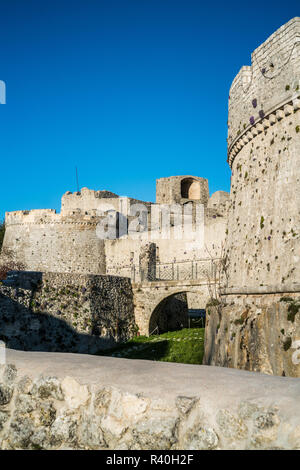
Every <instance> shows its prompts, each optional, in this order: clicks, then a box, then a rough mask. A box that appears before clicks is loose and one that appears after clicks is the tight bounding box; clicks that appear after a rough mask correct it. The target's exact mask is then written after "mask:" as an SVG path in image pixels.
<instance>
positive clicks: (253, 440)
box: [0, 350, 300, 450]
mask: <svg viewBox="0 0 300 470" xmlns="http://www.w3.org/2000/svg"><path fill="white" fill-rule="evenodd" d="M7 364H8V365H6V366H2V367H0V448H1V449H104V450H105V449H114V450H118V449H123V450H140V449H153V450H155V449H157V450H160V449H165V450H168V449H172V450H178V449H179V450H181V449H187V450H202V449H207V450H210V449H300V424H299V423H300V408H299V394H300V382H299V379H294V378H288V377H285V378H282V377H272V376H267V375H263V374H256V373H253V372H246V371H238V370H232V369H225V368H220V367H206V366H197V365H189V364H168V363H159V362H153V361H142V360H140V361H134V360H128V359H116V358H112V357H96V356H89V355H81V354H64V353H51V354H50V353H41V352H21V351H11V350H8V351H7Z"/></svg>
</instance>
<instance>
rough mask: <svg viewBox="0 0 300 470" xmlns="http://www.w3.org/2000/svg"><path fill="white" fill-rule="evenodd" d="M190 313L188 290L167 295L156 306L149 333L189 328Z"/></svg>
mask: <svg viewBox="0 0 300 470" xmlns="http://www.w3.org/2000/svg"><path fill="white" fill-rule="evenodd" d="M188 313H189V312H188V303H187V295H186V292H180V293H178V294H173V295H170V296H168V297H166V298H165V299H163V300H162V301H161V302H160V303H159V304H158V305H157V306H156V308H155V309H154V311H153V313H152V315H151V318H150V322H149V334H150V335H151V334H161V333H166V332H167V331H175V330H180V329H182V328H187V327H188V323H189V319H188Z"/></svg>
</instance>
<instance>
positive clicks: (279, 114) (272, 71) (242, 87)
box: [228, 18, 300, 166]
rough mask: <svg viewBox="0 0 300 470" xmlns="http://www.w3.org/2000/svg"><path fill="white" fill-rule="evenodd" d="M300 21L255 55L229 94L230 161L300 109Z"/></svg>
mask: <svg viewBox="0 0 300 470" xmlns="http://www.w3.org/2000/svg"><path fill="white" fill-rule="evenodd" d="M299 97H300V18H293V19H292V20H291V21H289V22H288V23H287V24H285V25H284V26H282V27H281V28H279V29H278V30H277V31H276V32H275V33H274V34H272V36H270V37H269V38H268V39H267V41H265V42H264V43H263V44H262V45H261V46H259V47H258V48H257V49H256V50H255V51H254V52H253V53H252V64H251V66H250V67H249V66H246V67H242V68H241V70H240V72H239V73H238V75H237V76H236V77H235V79H234V80H233V83H232V85H231V88H230V94H229V106H228V108H229V111H228V161H229V163H230V165H231V166H232V163H233V161H234V159H235V156H236V155H237V154H238V153H239V151H240V150H241V149H242V148H243V147H244V145H246V144H247V143H248V142H249V141H251V140H252V139H253V138H255V136H256V135H257V134H260V133H262V132H264V130H265V129H268V128H269V127H271V126H272V125H274V124H275V123H276V122H277V121H280V120H281V119H285V118H286V117H288V116H289V115H291V114H293V113H294V111H297V110H298V109H299V108H300V100H299Z"/></svg>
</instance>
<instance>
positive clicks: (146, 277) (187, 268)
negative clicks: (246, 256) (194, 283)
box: [110, 258, 221, 282]
mask: <svg viewBox="0 0 300 470" xmlns="http://www.w3.org/2000/svg"><path fill="white" fill-rule="evenodd" d="M220 259H221V258H213V259H210V258H209V259H208V258H203V259H197V260H190V261H174V262H168V263H158V262H154V263H149V264H148V265H147V266H146V267H141V266H136V265H134V264H133V265H131V266H120V267H118V268H116V275H118V276H124V277H130V278H131V279H132V281H133V282H144V281H149V282H153V281H155V282H159V281H186V280H197V279H203V278H205V279H207V278H210V279H212V278H214V277H215V274H216V269H217V263H218V262H219V261H220ZM110 274H112V273H110Z"/></svg>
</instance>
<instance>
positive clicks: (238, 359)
mask: <svg viewBox="0 0 300 470" xmlns="http://www.w3.org/2000/svg"><path fill="white" fill-rule="evenodd" d="M299 34H300V18H299V17H296V18H293V19H291V20H290V21H289V22H288V23H286V24H285V25H283V26H281V27H280V28H279V29H278V30H277V31H275V32H274V33H273V34H272V36H271V37H269V38H268V39H267V40H266V41H265V42H264V43H263V44H261V45H260V46H259V47H258V48H257V49H256V50H255V51H254V52H253V54H252V63H251V65H250V66H249V67H242V68H241V70H240V72H239V73H238V75H237V76H236V77H235V79H234V80H233V83H232V86H231V88H230V99H229V112H228V161H229V164H230V167H231V170H232V178H231V192H230V208H229V214H228V227H227V238H226V244H225V245H226V246H225V251H226V259H227V263H226V266H225V269H224V271H225V272H224V289H223V290H222V295H221V301H222V302H221V304H220V306H219V307H218V308H212V309H210V310H211V316H210V318H209V323H208V335H207V337H206V344H205V364H214V365H223V366H229V367H237V368H241V369H247V370H254V371H260V372H263V373H266V374H276V375H286V376H293V377H300V354H299V353H300V351H299V349H300V314H299V312H300V302H299V293H300V283H299V279H300V263H299V248H300V236H299V225H300V219H299V205H300V192H299V180H300V160H299V159H300V112H299V97H300V87H299V66H300V53H299V52H300V49H299V47H300V44H299ZM282 297H286V299H289V301H288V300H287V303H286V304H285V305H283V304H282V302H281V298H282Z"/></svg>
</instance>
